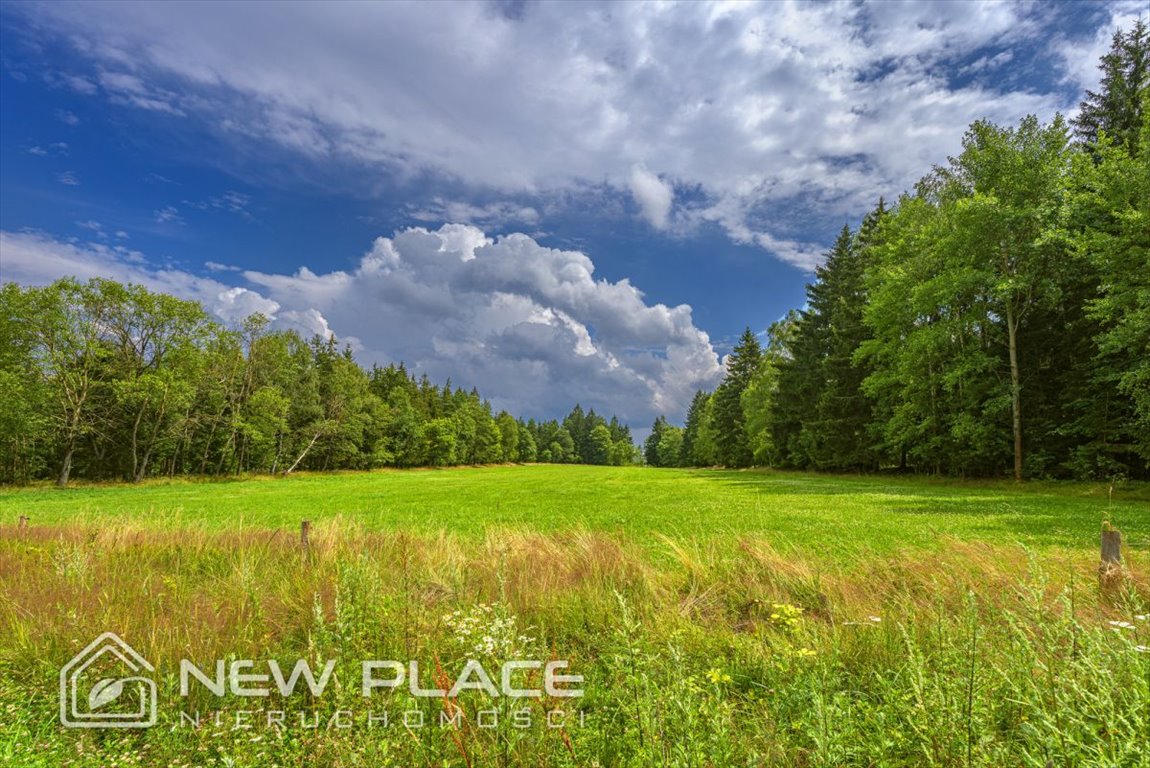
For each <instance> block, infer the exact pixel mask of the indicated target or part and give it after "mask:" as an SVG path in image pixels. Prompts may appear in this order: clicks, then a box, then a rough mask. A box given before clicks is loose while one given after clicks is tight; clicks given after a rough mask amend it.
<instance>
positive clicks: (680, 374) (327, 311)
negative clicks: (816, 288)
mask: <svg viewBox="0 0 1150 768" xmlns="http://www.w3.org/2000/svg"><path fill="white" fill-rule="evenodd" d="M0 253H2V254H3V260H2V261H3V275H2V277H3V279H4V280H15V281H17V282H21V283H26V284H42V283H45V282H49V281H51V280H53V279H55V278H57V277H61V276H64V275H75V276H77V277H79V278H81V279H87V278H89V277H94V276H102V277H110V278H114V279H117V280H121V281H129V282H136V283H141V284H144V285H147V286H149V287H150V288H153V289H155V290H160V291H166V292H169V293H174V294H176V295H179V296H184V297H187V298H192V299H196V300H198V301H200V302H202V303H203V304H204V306H205V307H206V308H207V309H208V310H209V311H211V312H213V313H215V314H216V315H218V316H219V317H221V318H222V319H224V320H226V321H228V322H233V323H234V322H237V321H238V320H240V319H242V318H243V317H245V316H247V315H248V314H250V313H252V312H257V311H258V312H263V313H265V314H267V315H269V316H271V317H273V318H274V319H275V320H276V322H277V324H279V325H280V326H281V327H291V328H295V329H297V330H299V331H301V332H302V333H304V334H307V335H310V334H313V333H319V334H322V335H326V334H328V333H334V334H335V335H336V336H337V337H338V338H340V339H341V340H342V341H344V342H347V343H349V344H351V345H352V348H353V349H355V350H356V351H357V353H358V355H359V358H360V360H361V361H363V362H387V361H399V360H403V361H405V362H406V363H407V364H408V366H409V367H411V368H412V369H414V370H417V371H425V372H427V373H428V374H429V375H431V376H432V377H433V378H435V379H437V380H440V381H443V380H445V379H447V378H448V377H450V378H452V380H453V381H455V382H456V383H457V384H467V385H474V386H478V387H479V389H480V391H481V392H482V393H483V394H484V395H485V396H487V397H490V398H491V399H492V401H493V402H494V404H495V405H496V407H497V408H508V409H509V410H512V411H514V412H516V413H522V414H526V415H533V416H554V415H557V414H559V413H561V412H563V411H565V409H567V408H569V407H570V406H571V405H572V404H573V403H575V402H581V403H582V404H583V405H584V407H594V408H595V409H596V410H599V411H603V412H609V413H617V414H619V416H620V417H621V418H623V419H625V420H626V421H628V422H629V423H631V424H633V425H636V426H641V425H645V424H647V423H649V422H650V421H651V420H652V419H653V418H654V416H655V415H656V414H658V413H667V414H679V413H682V412H684V411H685V409H686V407H687V405H688V404H689V402H690V399H691V396H692V395H693V393H694V391H695V390H696V389H698V388H707V387H712V386H714V385H715V384H716V383H717V380H718V378H719V377H720V376H721V369H720V367H719V361H718V358H717V356H716V354H715V351H714V349H713V347H712V346H711V342H710V339H709V338H708V336H707V334H706V333H705V332H703V331H701V330H699V329H698V328H697V327H695V325H694V322H693V319H692V316H691V308H690V307H689V306H687V305H680V306H677V307H667V306H665V305H663V304H648V303H647V302H646V301H645V300H644V298H643V294H642V292H640V291H639V290H638V289H636V288H635V287H634V286H633V285H631V284H630V282H629V281H627V280H621V281H619V282H609V281H607V280H601V279H596V278H595V276H594V272H595V265H594V264H593V263H592V261H591V259H590V258H588V257H587V256H586V255H585V254H583V253H580V252H578V251H562V250H557V249H553V248H547V247H545V246H542V245H540V244H539V243H538V242H536V241H535V240H534V239H532V238H531V237H528V236H527V235H522V234H514V235H508V236H506V237H503V238H499V239H491V238H489V237H487V235H486V234H485V233H484V232H483V231H482V230H480V229H478V228H476V227H473V226H468V225H463V224H448V225H445V226H443V227H440V228H439V229H437V230H427V229H424V228H420V227H416V228H411V229H407V230H404V231H402V232H399V233H397V234H396V235H394V236H393V237H390V238H388V237H380V238H377V239H376V240H375V242H374V243H373V244H372V247H371V250H370V251H368V253H366V254H365V255H364V256H363V257H362V259H361V260H360V262H359V264H358V266H357V267H356V268H355V269H354V270H352V271H350V272H343V271H336V272H329V273H326V274H317V273H315V272H313V271H311V270H309V269H307V268H306V267H301V268H300V269H299V270H297V271H296V272H295V273H294V274H290V275H289V274H277V273H267V272H256V271H247V272H244V273H243V275H242V276H243V277H244V278H245V279H246V281H247V283H248V286H233V285H227V284H224V283H222V282H220V281H219V280H217V279H215V278H206V277H200V276H197V275H193V274H190V273H188V272H187V271H184V270H178V269H154V268H150V267H148V266H146V264H145V262H144V260H143V258H142V256H141V255H140V254H138V253H136V252H134V251H129V250H128V249H126V248H123V247H109V246H107V245H103V244H100V243H76V242H60V241H58V240H54V239H51V238H49V237H47V236H45V235H42V234H38V233H12V232H0ZM215 266H220V265H215Z"/></svg>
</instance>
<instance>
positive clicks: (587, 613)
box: [0, 466, 1150, 768]
mask: <svg viewBox="0 0 1150 768" xmlns="http://www.w3.org/2000/svg"><path fill="white" fill-rule="evenodd" d="M21 515H26V516H28V517H29V518H30V520H31V524H30V525H29V526H28V527H27V528H26V529H20V528H18V527H17V526H16V520H17V518H18V517H19V516H21ZM1104 517H1109V518H1110V519H1111V520H1112V521H1113V522H1114V524H1115V525H1116V526H1118V527H1119V528H1121V529H1122V530H1123V531H1124V533H1125V545H1126V549H1125V563H1124V567H1123V569H1122V570H1120V571H1118V572H1114V573H1110V574H1107V575H1106V577H1105V578H1100V576H1099V571H1098V536H1099V527H1100V524H1101V521H1102V520H1103V519H1104ZM305 518H306V519H310V520H313V521H314V529H313V533H312V539H311V545H310V547H309V548H308V549H307V550H306V551H304V550H302V549H301V547H300V545H299V541H298V527H299V521H300V520H301V519H305ZM484 605H487V606H490V608H488V609H485V608H483V607H482V606H484ZM457 612H458V613H457ZM460 616H468V617H471V618H469V619H466V620H461V619H460V618H459V617H460ZM1114 622H1120V624H1117V625H1116V624H1115V623H1114ZM465 624H466V629H464V628H462V627H464V625H465ZM509 627H513V628H509ZM109 630H110V631H115V632H117V633H118V634H120V635H121V636H123V637H124V638H125V639H126V640H127V641H128V642H129V643H131V644H132V645H133V647H135V648H136V649H137V650H138V651H140V652H141V653H142V654H143V655H144V656H145V657H146V658H147V659H149V660H150V661H151V662H152V663H153V664H154V665H155V667H156V672H155V674H154V675H153V676H152V678H153V679H155V680H156V682H157V684H158V686H159V700H160V723H159V726H158V727H155V728H151V729H147V730H139V731H135V730H130V731H122V732H121V731H85V730H72V729H65V728H63V727H61V725H60V723H59V716H58V712H59V709H58V706H59V705H58V693H57V692H58V685H59V673H60V670H61V668H62V667H63V665H64V664H66V663H67V661H68V660H69V658H70V657H72V656H73V654H75V653H76V652H77V651H78V650H79V649H81V648H83V647H84V646H85V645H86V644H87V643H88V642H90V641H91V640H92V639H93V638H94V637H96V636H97V635H98V634H100V633H101V632H104V631H109ZM482 635H490V636H492V637H494V638H495V641H494V644H493V645H487V644H486V641H484V643H481V644H480V645H477V644H476V640H477V638H478V637H480V636H482ZM481 646H482V647H481ZM1148 646H1150V493H1148V490H1147V489H1146V488H1145V487H1138V486H1122V487H1119V488H1116V489H1115V490H1114V494H1113V499H1111V498H1110V494H1109V489H1108V488H1106V487H1104V486H1098V485H1083V484H1039V483H1029V484H1026V485H1023V486H1021V487H1019V486H1015V485H1013V484H1011V483H1006V482H977V483H968V482H954V481H935V480H926V479H921V478H900V477H891V478H887V477H831V476H817V475H807V474H798V473H774V472H719V471H678V470H652V469H644V468H638V467H635V468H596V467H559V466H531V467H492V468H476V469H470V468H467V469H452V470H444V471H411V472H375V473H367V474H340V475H319V474H316V475H300V476H295V477H291V478H286V479H282V478H281V479H267V478H252V479H244V480H237V481H231V482H191V481H176V482H150V483H146V484H144V485H141V486H127V485H99V486H90V487H77V488H70V489H67V490H63V491H59V490H56V489H54V488H48V487H40V488H25V489H5V490H3V491H0V766H13V767H19V768H58V767H59V766H68V767H69V768H107V767H108V766H115V767H116V768H131V767H133V766H141V767H142V766H158V765H164V766H187V767H188V768H191V766H197V768H198V767H199V766H210V767H211V768H288V767H289V766H291V767H292V768H316V767H318V768H355V767H358V766H368V765H370V766H373V767H374V766H396V768H399V767H400V766H403V767H405V768H406V767H407V766H435V767H436V768H448V767H450V768H456V767H458V768H479V766H499V767H500V768H502V767H504V766H505V767H507V768H512V767H513V766H514V767H522V768H535V767H536V766H548V767H552V766H553V767H555V768H559V767H560V766H563V767H567V766H580V767H585V768H613V767H614V766H627V767H631V766H634V768H640V767H641V766H642V767H644V768H645V767H646V766H651V765H660V766H676V767H681V768H694V767H695V766H714V767H715V768H724V767H725V766H772V767H776V766H777V767H778V768H812V767H815V766H817V767H820V768H832V766H833V767H835V768H837V767H838V766H857V767H858V768H864V767H865V768H869V767H871V766H890V767H891V768H918V767H919V766H938V767H939V768H952V767H953V768H960V767H961V768H973V766H986V767H987V768H990V767H992V766H993V767H995V768H997V767H998V766H1004V765H1009V766H1025V767H1026V768H1049V767H1050V766H1054V767H1055V768H1071V767H1074V768H1079V767H1081V766H1095V767H1097V768H1103V767H1105V768H1111V767H1113V768H1146V767H1147V766H1150V648H1148ZM236 657H238V658H252V659H267V658H276V659H279V660H281V661H282V662H284V663H285V664H286V665H287V666H288V667H289V668H290V666H291V665H292V664H293V663H294V660H295V659H299V658H303V659H307V660H309V661H310V662H312V663H313V664H314V665H316V667H317V668H318V667H321V666H322V663H323V661H325V660H328V659H331V660H335V661H336V663H337V666H336V680H337V683H336V684H335V685H333V687H331V688H330V689H329V690H328V691H327V692H325V694H324V695H323V696H322V697H320V698H318V699H311V698H309V697H307V696H295V697H289V698H287V699H281V698H278V697H277V696H275V695H274V694H273V697H271V698H270V699H263V700H259V701H253V700H252V699H246V698H238V697H235V696H228V697H225V698H223V699H217V698H215V697H212V696H208V695H207V694H206V692H204V691H203V690H198V691H195V692H193V695H192V696H190V697H188V698H183V697H181V695H180V693H179V684H178V674H177V670H178V666H179V661H180V659H184V658H187V659H190V660H193V661H194V662H195V663H197V664H198V665H200V666H201V667H205V668H210V667H211V666H212V661H213V660H214V659H217V658H236ZM477 657H478V658H480V659H481V660H482V661H483V663H484V664H485V667H486V668H490V669H492V670H495V671H496V672H497V671H498V669H499V664H500V663H501V662H502V661H503V660H506V659H508V658H532V659H534V658H538V659H552V658H558V659H567V660H570V662H571V665H572V671H575V672H578V673H579V674H582V675H583V676H584V679H585V680H584V684H583V688H584V689H585V691H586V696H585V697H583V698H581V699H579V700H577V701H571V700H562V699H556V698H552V697H544V698H542V699H536V700H533V701H532V703H531V704H530V705H529V709H530V710H531V711H532V713H533V716H534V720H533V723H534V725H532V726H531V727H529V728H524V729H520V728H516V727H513V726H512V725H511V724H510V723H511V721H510V720H509V719H508V714H509V713H510V712H512V711H514V708H515V706H516V705H515V704H514V703H513V702H512V701H511V700H510V699H507V698H496V699H492V698H489V697H487V696H486V695H485V694H482V693H480V692H474V691H473V692H465V693H464V694H462V695H461V696H460V697H459V698H458V699H456V700H454V703H452V704H447V703H445V702H444V701H442V700H439V699H426V700H413V699H412V698H411V697H409V696H407V695H406V693H393V694H385V695H381V696H379V697H377V698H373V699H371V700H365V699H364V698H363V697H362V696H361V695H360V691H359V687H358V671H359V670H358V664H359V661H360V660H363V659H398V660H408V659H414V660H417V661H418V662H419V663H420V664H421V665H422V666H423V668H424V669H425V670H426V669H434V668H435V667H436V665H439V664H441V665H442V667H443V669H444V670H449V671H448V672H447V674H448V675H449V679H450V678H451V677H454V676H455V675H456V674H458V673H459V671H460V669H461V668H462V666H463V665H464V664H465V663H466V660H467V659H469V658H477ZM424 682H425V683H426V682H429V681H427V680H425V681H424ZM536 682H537V681H536ZM456 706H457V707H459V711H460V712H461V713H462V716H463V721H462V725H461V726H460V727H458V728H452V727H448V728H437V727H431V728H425V729H421V730H412V731H409V730H406V729H404V728H403V727H402V726H393V727H391V728H389V729H380V728H374V729H373V728H370V727H368V726H366V725H365V721H364V716H365V714H366V713H367V712H378V711H381V710H388V711H390V712H391V713H392V714H393V716H397V715H396V713H402V712H404V711H410V710H411V709H413V708H414V709H418V710H419V711H420V712H422V713H423V715H424V716H425V718H426V719H427V721H428V722H432V723H434V722H437V720H438V718H439V716H440V714H441V713H442V712H445V711H453V710H452V709H451V708H454V707H456ZM555 708H563V709H564V710H565V711H568V712H569V714H570V715H571V717H572V718H573V719H571V720H568V721H567V725H566V726H565V727H564V728H563V729H560V730H555V729H548V728H546V727H542V726H541V725H540V723H541V718H542V717H543V716H544V715H545V713H546V712H547V711H550V710H553V709H555ZM266 709H271V710H283V711H285V712H286V716H287V722H288V723H289V727H286V728H281V727H278V726H276V727H267V726H266V725H257V726H256V727H255V728H253V729H247V728H241V729H237V728H234V727H231V724H232V723H234V722H235V718H237V717H241V716H242V717H244V718H245V719H246V721H247V722H249V723H250V722H252V720H253V719H254V720H255V721H256V722H257V723H259V722H260V720H261V717H262V715H261V714H260V713H261V712H262V711H263V710H266ZM491 709H496V710H498V711H499V712H500V713H501V719H500V720H499V723H500V724H499V725H498V726H497V727H495V728H491V729H483V728H480V727H478V723H479V720H480V717H481V715H480V712H482V711H490V710H491ZM187 711H199V712H201V714H202V716H203V718H204V723H205V724H204V725H203V726H202V727H200V728H189V727H186V724H185V723H183V721H182V720H181V719H180V717H179V713H180V712H187ZM253 711H254V712H255V714H246V715H245V714H244V713H245V712H248V713H251V712H253ZM340 711H348V712H351V713H352V715H351V718H352V727H351V728H350V729H348V730H339V729H333V728H327V727H320V728H318V729H309V728H302V727H298V726H297V725H295V724H296V723H298V722H299V718H300V717H301V716H303V717H304V718H306V719H307V720H309V721H310V720H311V718H314V717H318V718H320V721H321V722H323V723H327V722H329V721H330V719H331V718H332V717H333V716H335V714H336V713H337V712H340ZM213 714H218V715H219V717H220V720H219V721H218V722H219V723H220V724H216V721H215V720H214V718H213ZM576 714H577V716H578V717H575V715H576Z"/></svg>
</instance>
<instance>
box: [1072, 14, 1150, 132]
mask: <svg viewBox="0 0 1150 768" xmlns="http://www.w3.org/2000/svg"><path fill="white" fill-rule="evenodd" d="M1099 69H1100V70H1102V78H1101V80H1102V84H1101V90H1099V91H1097V92H1095V91H1087V92H1086V98H1085V99H1084V100H1083V101H1082V103H1081V104H1080V105H1079V107H1078V116H1077V117H1076V118H1075V119H1074V132H1075V133H1076V134H1077V136H1078V138H1079V139H1080V140H1081V141H1083V142H1084V143H1085V144H1086V145H1087V146H1089V147H1091V148H1093V147H1094V146H1095V145H1097V144H1099V142H1100V140H1101V139H1102V137H1103V136H1106V137H1109V139H1110V141H1111V142H1113V144H1114V145H1116V146H1119V147H1122V148H1124V149H1126V150H1127V151H1128V152H1129V154H1132V155H1133V154H1135V152H1136V149H1135V148H1136V146H1137V144H1138V135H1139V132H1140V131H1141V130H1142V123H1143V121H1145V119H1146V96H1147V94H1150V30H1148V29H1147V26H1146V21H1145V20H1144V19H1143V18H1142V17H1139V18H1137V19H1135V21H1134V26H1133V27H1131V28H1130V30H1128V31H1126V32H1123V31H1122V30H1117V31H1116V32H1115V33H1114V38H1113V40H1112V41H1111V44H1110V50H1109V51H1107V52H1106V54H1105V55H1103V57H1102V61H1101V62H1100V64H1099Z"/></svg>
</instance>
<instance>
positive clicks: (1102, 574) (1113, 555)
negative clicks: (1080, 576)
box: [1098, 526, 1125, 593]
mask: <svg viewBox="0 0 1150 768" xmlns="http://www.w3.org/2000/svg"><path fill="white" fill-rule="evenodd" d="M1124 580H1125V577H1124V574H1123V573H1122V532H1121V531H1116V530H1114V529H1113V528H1110V527H1109V526H1107V527H1106V528H1104V529H1102V562H1101V563H1099V564H1098V586H1099V587H1101V589H1102V591H1103V592H1108V593H1113V592H1115V591H1116V590H1117V589H1118V588H1119V587H1120V586H1122V583H1123V581H1124Z"/></svg>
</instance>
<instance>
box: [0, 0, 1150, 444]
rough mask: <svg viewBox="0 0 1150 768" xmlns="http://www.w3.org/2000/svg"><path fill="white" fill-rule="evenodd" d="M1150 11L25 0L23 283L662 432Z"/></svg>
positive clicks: (10, 144) (18, 152)
mask: <svg viewBox="0 0 1150 768" xmlns="http://www.w3.org/2000/svg"><path fill="white" fill-rule="evenodd" d="M1141 9H1142V5H1141V3H1133V2H1115V3H1102V2H1099V3H1090V2H1073V3H1062V4H1055V3H976V2H958V3H893V2H888V3H881V4H860V3H826V4H813V3H807V4H792V3H785V2H777V3H768V4H761V5H756V4H750V3H742V4H733V5H732V4H723V3H704V2H694V3H690V4H678V5H675V4H670V5H665V4H654V3H649V4H642V3H626V4H595V3H578V4H576V3H545V4H541V3H532V2H526V3H519V2H516V3H469V4H462V3H461V4H448V3H430V4H400V3H381V4H374V5H368V4H335V3H314V4H313V3H306V2H294V3H290V4H285V5H279V6H277V5H273V4H271V3H248V4H227V3H191V4H185V3H176V2H165V3H151V4H120V3H99V2H84V3H65V2H54V3H42V4H41V3H5V4H4V5H3V6H2V8H0V278H3V279H4V280H16V281H19V282H22V283H27V284H35V283H44V282H47V281H50V280H52V279H54V278H56V277H60V276H62V275H67V274H75V275H77V276H80V277H88V276H92V275H104V276H109V277H116V278H118V279H122V280H133V281H136V282H142V283H145V284H147V285H149V286H151V287H153V288H156V289H158V290H165V291H169V292H173V293H177V294H179V295H182V296H186V297H189V298H195V299H198V300H200V301H202V302H203V303H204V305H205V306H206V307H207V308H208V309H209V310H210V311H212V312H213V313H215V314H216V315H217V316H218V317H219V318H220V319H221V320H223V321H225V322H235V321H236V320H238V319H239V318H241V317H242V316H244V315H245V314H247V313H249V312H252V311H262V312H265V313H266V314H269V315H270V316H272V317H274V318H275V322H276V324H277V325H279V326H280V327H290V328H296V329H298V330H300V331H301V332H304V333H306V334H310V333H315V332H320V333H329V332H330V333H334V334H336V336H338V337H339V338H341V339H344V340H346V341H347V342H348V343H350V344H352V346H353V348H354V349H355V350H356V354H357V355H358V357H359V358H360V360H361V361H362V362H364V363H365V364H368V363H372V362H381V363H386V362H390V361H398V360H404V361H406V362H407V364H408V365H409V367H411V368H413V369H415V370H418V371H426V372H427V373H429V374H430V375H431V376H432V377H433V378H435V379H437V380H440V381H442V380H444V379H446V378H447V377H448V376H450V377H451V378H452V380H453V382H455V383H457V384H462V385H465V386H478V387H479V388H480V390H481V391H482V392H483V393H484V394H485V395H486V396H488V397H490V398H491V399H492V401H493V403H494V404H495V405H496V407H500V408H502V407H506V408H508V409H511V410H513V411H514V412H516V413H520V414H523V415H527V416H536V417H540V416H543V417H549V416H555V415H561V413H563V412H565V411H566V410H567V409H568V408H569V407H570V405H571V404H572V403H574V402H576V401H580V402H582V403H583V404H584V406H585V407H586V406H592V407H595V408H596V409H598V410H602V411H607V412H615V413H618V414H620V416H622V417H623V418H624V419H626V420H627V421H628V422H630V423H632V424H633V425H635V426H637V427H639V426H644V425H646V424H649V423H650V421H651V420H652V419H653V417H654V416H655V415H656V414H657V413H660V412H662V413H667V414H668V415H669V416H671V418H672V419H673V420H677V419H679V418H681V416H682V412H683V410H684V409H685V407H686V404H687V402H689V399H690V396H691V394H692V393H693V392H694V390H695V389H696V388H701V387H702V388H709V387H712V386H714V384H715V383H716V382H717V381H718V379H719V378H720V377H721V360H722V356H723V355H724V354H726V353H727V352H728V351H729V349H730V344H731V341H732V340H733V339H734V338H735V337H736V336H737V335H738V333H739V332H740V331H741V330H742V328H743V327H744V326H746V325H750V326H751V327H752V328H753V329H755V330H756V331H762V330H764V329H765V328H766V327H767V326H768V325H769V324H770V323H771V322H772V321H774V320H776V319H777V318H779V317H780V316H781V315H783V314H784V313H785V312H786V311H787V310H788V309H789V308H792V307H797V306H800V305H801V304H802V301H803V286H804V283H805V282H806V281H807V280H808V279H810V270H811V269H812V268H813V266H814V265H815V264H816V263H817V262H818V259H819V258H820V255H821V253H822V252H823V251H824V250H825V249H826V248H827V246H828V245H829V244H830V242H831V241H832V240H833V238H834V235H835V234H836V233H837V231H838V230H839V229H840V228H841V227H842V225H843V224H844V223H850V224H852V225H853V224H855V223H857V222H858V220H859V219H860V218H861V216H862V215H863V214H864V213H865V212H866V211H867V210H868V209H869V208H870V207H872V206H873V205H874V203H875V202H876V201H877V199H878V197H879V196H880V195H885V196H886V197H887V198H888V199H890V198H893V197H896V196H897V195H898V193H899V192H901V191H902V190H904V189H907V188H908V187H909V186H910V185H911V184H912V183H913V182H914V181H915V180H916V179H917V178H918V177H919V176H921V175H923V174H924V173H925V172H926V171H928V170H929V167H930V165H931V164H933V163H939V162H943V161H944V160H945V158H946V156H947V155H948V154H952V153H954V152H955V151H957V149H958V147H959V142H960V140H961V136H962V132H963V130H964V128H965V127H966V126H967V125H968V124H969V123H970V122H971V121H973V120H976V119H979V118H989V119H992V120H995V121H997V122H1002V123H1010V122H1013V121H1016V120H1017V119H1018V118H1020V117H1021V116H1023V115H1025V114H1027V113H1035V114H1038V115H1039V116H1040V117H1041V118H1042V119H1044V120H1046V119H1050V118H1051V117H1052V116H1053V115H1054V114H1055V113H1056V112H1059V111H1061V112H1063V113H1071V112H1072V111H1073V110H1074V108H1075V106H1076V105H1077V103H1078V101H1079V100H1080V98H1081V95H1082V92H1083V89H1084V88H1086V87H1091V86H1093V85H1095V83H1096V65H1097V61H1098V57H1099V56H1100V55H1101V54H1102V53H1103V52H1104V51H1105V49H1106V47H1107V45H1108V42H1109V37H1110V35H1111V33H1112V32H1113V30H1114V29H1115V28H1116V27H1118V26H1125V25H1127V24H1128V23H1129V21H1130V20H1131V19H1132V18H1133V17H1134V15H1135V14H1137V13H1139V12H1140V11H1141Z"/></svg>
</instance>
